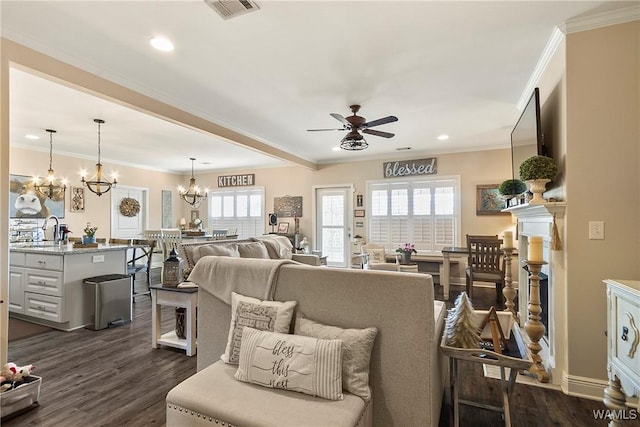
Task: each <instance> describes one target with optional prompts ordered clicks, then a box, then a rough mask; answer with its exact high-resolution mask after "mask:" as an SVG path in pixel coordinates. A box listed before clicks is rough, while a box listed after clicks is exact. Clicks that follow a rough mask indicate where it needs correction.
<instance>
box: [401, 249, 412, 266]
mask: <svg viewBox="0 0 640 427" xmlns="http://www.w3.org/2000/svg"><path fill="white" fill-rule="evenodd" d="M400 264H411V252H402V253H401V257H400Z"/></svg>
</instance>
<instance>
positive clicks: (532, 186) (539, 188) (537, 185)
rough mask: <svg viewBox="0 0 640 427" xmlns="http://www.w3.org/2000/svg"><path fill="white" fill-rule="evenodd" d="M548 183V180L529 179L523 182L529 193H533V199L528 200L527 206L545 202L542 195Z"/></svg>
mask: <svg viewBox="0 0 640 427" xmlns="http://www.w3.org/2000/svg"><path fill="white" fill-rule="evenodd" d="M549 182H551V180H550V179H530V180H528V181H525V183H526V184H527V188H528V189H529V191H530V192H531V193H533V197H532V198H531V200H529V204H532V205H536V204H541V203H546V202H547V201H546V200H545V199H544V198H543V197H542V193H544V192H545V190H546V189H547V183H549Z"/></svg>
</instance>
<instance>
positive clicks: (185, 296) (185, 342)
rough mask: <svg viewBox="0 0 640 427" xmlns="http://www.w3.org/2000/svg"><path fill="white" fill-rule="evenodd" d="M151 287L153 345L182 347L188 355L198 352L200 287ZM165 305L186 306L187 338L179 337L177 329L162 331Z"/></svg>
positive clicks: (155, 346)
mask: <svg viewBox="0 0 640 427" xmlns="http://www.w3.org/2000/svg"><path fill="white" fill-rule="evenodd" d="M150 289H151V347H152V348H158V344H161V345H166V346H168V347H175V348H181V349H183V350H185V351H186V354H187V356H193V355H194V354H196V308H197V306H198V288H177V287H169V286H163V285H152V286H151V287H150ZM163 305H170V306H172V307H184V308H185V309H186V313H185V317H186V320H187V325H186V328H185V335H186V339H184V338H178V336H177V334H176V331H175V329H173V330H171V331H169V332H166V333H164V334H163V333H162V330H161V329H162V310H161V307H162V306H163Z"/></svg>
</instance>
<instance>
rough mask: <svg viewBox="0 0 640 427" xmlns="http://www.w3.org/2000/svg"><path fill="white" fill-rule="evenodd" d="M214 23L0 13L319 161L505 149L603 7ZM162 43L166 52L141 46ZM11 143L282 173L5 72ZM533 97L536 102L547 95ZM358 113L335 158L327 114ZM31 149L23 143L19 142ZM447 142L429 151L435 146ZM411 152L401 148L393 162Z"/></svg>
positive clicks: (9, 32)
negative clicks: (365, 129) (557, 60)
mask: <svg viewBox="0 0 640 427" xmlns="http://www.w3.org/2000/svg"><path fill="white" fill-rule="evenodd" d="M257 3H258V5H259V7H260V10H258V11H255V12H252V13H249V14H245V15H242V16H239V17H236V18H232V19H229V20H223V19H222V18H220V16H218V15H217V14H216V13H215V12H214V11H213V10H212V9H211V8H210V7H208V6H207V5H206V4H205V3H204V2H203V1H189V0H183V1H130V2H113V1H85V2H75V1H74V2H68V1H51V2H35V1H34V2H31V1H4V0H3V1H2V2H1V3H0V7H1V9H0V12H1V19H2V36H3V37H6V38H8V39H11V40H13V41H15V42H17V43H20V44H23V45H25V46H28V47H30V48H33V49H35V50H38V51H40V52H43V53H45V54H47V55H49V56H52V57H55V58H57V59H60V60H62V61H64V62H67V63H69V64H71V65H74V66H76V67H79V68H82V69H84V70H87V71H89V72H91V73H94V74H96V75H99V76H101V77H103V78H106V79H109V80H111V81H114V82H116V83H118V84H120V85H123V86H125V87H128V88H130V89H133V90H135V91H138V92H140V93H142V94H144V95H147V96H150V97H152V98H155V99H157V100H160V101H162V102H165V103H168V104H170V105H173V106H175V107H177V108H179V109H182V110H184V111H186V112H188V113H191V114H194V115H196V116H199V117H201V118H204V119H206V120H208V121H210V122H213V123H217V124H219V125H222V126H225V127H227V128H229V129H232V130H235V131H237V132H239V133H241V134H244V135H247V136H250V137H252V138H254V139H256V140H258V141H260V142H263V143H265V144H268V145H270V146H274V147H276V148H279V149H281V150H283V151H285V152H288V153H291V154H294V155H296V156H298V157H300V158H302V159H305V160H309V161H311V162H313V163H316V164H322V163H332V162H345V161H352V160H362V159H366V158H382V157H386V158H391V157H405V158H406V157H407V156H411V157H414V156H420V155H423V154H424V155H429V154H438V153H444V152H456V151H469V150H483V149H491V148H498V147H501V148H506V147H509V144H510V131H511V129H512V127H513V125H514V124H515V123H516V121H517V119H518V117H519V115H520V111H519V110H518V109H517V105H518V102H519V100H520V99H521V97H523V96H527V93H525V92H526V90H525V89H526V88H527V84H528V82H529V79H530V77H531V75H532V73H533V72H534V69H535V67H536V64H537V62H538V59H539V57H540V55H541V54H542V53H543V51H544V49H545V45H546V44H547V42H548V40H549V38H550V37H551V35H552V33H553V30H554V28H555V27H556V26H559V25H562V24H563V23H565V22H567V21H568V20H571V19H574V20H575V19H578V18H579V19H581V18H584V17H585V16H588V15H592V14H598V13H601V12H606V11H609V10H613V9H619V8H628V7H629V6H632V5H635V6H637V5H638V2H635V1H633V2H614V1H513V2H507V1H497V2H493V1H492V2H488V1H468V2H461V1H440V2H436V1H350V2H346V1H302V0H301V1H265V0H263V1H258V2H257ZM155 35H164V36H166V37H168V38H170V39H171V40H172V41H173V43H174V44H175V51H173V52H171V53H161V52H158V51H155V50H153V49H152V48H151V47H150V46H149V39H150V38H151V37H153V36H155ZM10 90H11V105H10V107H11V117H10V118H11V130H10V131H11V144H15V145H17V146H21V147H30V148H35V149H41V150H43V151H48V134H47V133H46V132H45V131H44V129H46V128H51V129H55V130H57V134H56V135H55V136H54V163H55V153H73V154H74V155H77V156H79V157H86V158H91V159H93V158H95V156H96V151H97V147H96V144H97V136H96V134H97V127H96V125H95V123H94V122H93V119H94V118H101V119H103V120H105V122H106V123H105V124H104V125H103V126H102V160H103V162H113V163H117V164H130V165H136V166H139V167H146V168H151V169H158V170H166V171H174V172H185V171H190V168H191V163H190V161H189V157H196V158H197V161H196V170H212V171H213V170H221V169H229V168H258V167H269V166H278V165H284V164H287V162H285V161H283V160H280V159H276V158H274V157H272V156H267V155H263V154H261V153H258V152H256V151H255V150H249V149H246V148H243V147H242V146H239V145H238V144H230V143H229V142H228V141H225V140H222V139H219V138H216V137H215V135H211V134H206V133H203V132H198V131H195V130H192V129H189V128H187V127H182V126H178V125H175V124H172V123H170V122H169V121H165V120H162V119H158V118H155V117H152V116H149V115H145V114H143V113H140V112H137V111H134V110H132V109H128V108H126V107H123V106H121V105H117V104H114V103H112V102H109V101H107V100H105V99H102V98H98V97H95V96H92V95H89V94H87V93H82V92H79V91H77V90H75V89H71V88H69V87H67V86H63V85H61V84H57V83H53V82H51V81H48V80H45V79H43V78H41V77H36V76H35V75H32V74H29V73H26V72H24V71H19V70H17V69H13V70H12V72H11V75H10ZM543 96H544V94H543ZM351 104H361V105H362V109H361V110H360V113H359V115H361V116H364V117H366V118H367V119H368V120H373V119H377V118H380V117H384V116H388V115H395V116H397V117H398V119H399V120H398V122H396V123H391V124H386V125H382V126H380V127H377V128H375V129H377V130H381V131H387V132H392V133H395V134H396V136H395V137H394V138H392V139H385V138H379V137H376V136H369V135H365V137H366V139H367V141H368V142H369V148H368V149H367V150H365V151H359V152H347V151H344V150H339V151H333V150H332V148H333V147H336V146H338V145H339V142H340V139H341V138H342V137H343V136H344V133H343V132H307V131H306V130H307V129H315V128H339V127H341V125H340V123H339V122H338V121H336V120H335V119H334V118H332V117H331V116H330V115H329V113H338V114H341V115H343V116H347V115H348V114H350V112H349V105H351ZM29 133H31V134H38V135H40V136H41V139H40V140H38V141H29V140H27V139H25V138H24V135H26V134H29ZM443 133H445V134H448V135H449V136H450V139H449V140H448V141H439V140H438V139H436V138H437V136H438V135H440V134H443ZM403 147H411V151H409V152H407V151H397V150H398V149H399V148H403Z"/></svg>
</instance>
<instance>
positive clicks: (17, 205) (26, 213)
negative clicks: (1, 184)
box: [9, 175, 64, 218]
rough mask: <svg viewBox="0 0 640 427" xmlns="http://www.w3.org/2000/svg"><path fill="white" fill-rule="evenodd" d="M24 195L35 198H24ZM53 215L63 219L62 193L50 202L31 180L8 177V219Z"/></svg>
mask: <svg viewBox="0 0 640 427" xmlns="http://www.w3.org/2000/svg"><path fill="white" fill-rule="evenodd" d="M26 195H30V196H35V197H24V196H26ZM49 215H55V216H57V217H58V218H64V193H62V194H60V195H59V197H57V198H56V199H55V200H51V199H49V198H48V197H46V196H45V195H44V194H42V193H41V192H39V191H36V190H35V188H34V186H33V178H32V177H30V176H24V175H9V217H11V218H47V217H48V216H49Z"/></svg>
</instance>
